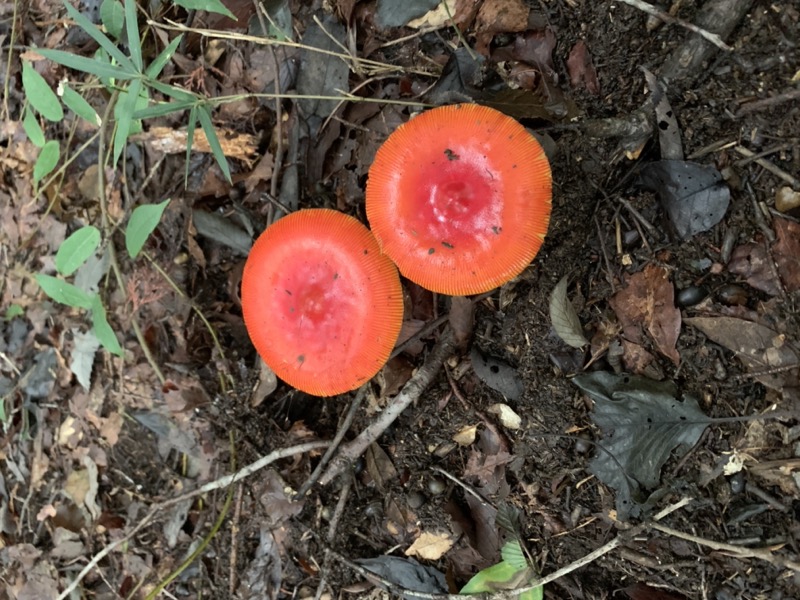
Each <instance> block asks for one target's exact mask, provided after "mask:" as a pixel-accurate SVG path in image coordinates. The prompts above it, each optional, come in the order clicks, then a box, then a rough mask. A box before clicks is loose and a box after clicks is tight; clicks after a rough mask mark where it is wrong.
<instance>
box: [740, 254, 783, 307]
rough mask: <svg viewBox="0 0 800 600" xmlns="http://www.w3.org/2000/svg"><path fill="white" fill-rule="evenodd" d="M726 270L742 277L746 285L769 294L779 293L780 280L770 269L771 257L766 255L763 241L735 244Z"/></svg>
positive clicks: (775, 294)
mask: <svg viewBox="0 0 800 600" xmlns="http://www.w3.org/2000/svg"><path fill="white" fill-rule="evenodd" d="M728 271H730V272H731V273H733V274H734V275H739V276H741V277H744V279H745V281H746V282H747V284H748V285H750V286H752V287H754V288H755V289H757V290H761V291H762V292H764V293H766V294H769V295H770V296H777V295H778V294H780V293H781V284H780V281H778V279H777V277H776V276H775V272H774V271H773V269H772V258H771V257H770V256H768V255H767V249H766V248H765V247H764V244H763V243H761V244H742V245H741V246H737V247H736V248H735V249H734V250H733V253H732V254H731V260H730V262H728Z"/></svg>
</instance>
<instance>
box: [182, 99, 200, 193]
mask: <svg viewBox="0 0 800 600" xmlns="http://www.w3.org/2000/svg"><path fill="white" fill-rule="evenodd" d="M195 127H197V105H194V106H192V110H190V111H189V122H188V123H187V125H186V160H184V161H183V166H184V170H183V187H188V186H189V165H190V164H191V161H190V158H191V156H192V145H193V144H194V130H195Z"/></svg>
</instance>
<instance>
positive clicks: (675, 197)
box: [640, 160, 731, 240]
mask: <svg viewBox="0 0 800 600" xmlns="http://www.w3.org/2000/svg"><path fill="white" fill-rule="evenodd" d="M640 184H641V185H642V187H644V188H645V189H648V190H651V191H653V192H656V193H657V194H658V197H659V200H660V201H661V204H662V206H663V207H664V210H665V211H666V212H667V216H668V217H669V220H670V222H671V223H672V226H673V227H674V228H675V231H676V232H677V234H678V236H680V238H681V239H684V240H685V239H689V238H690V237H692V236H693V235H695V234H698V233H701V232H703V231H708V230H709V229H711V228H712V227H713V226H714V225H716V224H717V223H719V222H720V221H721V220H722V218H723V217H724V216H725V212H726V211H727V210H728V205H729V204H730V199H731V192H730V189H728V186H727V184H725V182H724V181H723V180H722V175H721V174H720V172H719V171H718V170H717V169H716V167H713V166H711V165H701V164H698V163H694V162H689V161H684V160H661V161H657V162H653V163H650V164H648V165H645V167H644V168H643V169H642V172H641V174H640Z"/></svg>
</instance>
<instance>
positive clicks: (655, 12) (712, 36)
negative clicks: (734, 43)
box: [620, 0, 733, 52]
mask: <svg viewBox="0 0 800 600" xmlns="http://www.w3.org/2000/svg"><path fill="white" fill-rule="evenodd" d="M620 2H623V3H624V4H627V5H628V6H632V7H634V8H638V9H639V10H641V11H643V12H646V13H647V14H648V15H652V16H654V17H656V18H657V19H661V20H662V21H664V22H665V23H671V24H673V25H679V26H681V27H683V28H685V29H688V30H689V31H692V32H694V33H696V34H698V35H700V36H702V37H703V38H705V39H707V40H708V41H709V42H711V43H712V44H714V45H715V46H716V47H717V48H719V49H720V50H725V52H731V51H733V48H731V47H730V46H728V44H726V43H725V42H723V41H722V38H721V37H719V36H718V35H717V34H716V33H711V32H710V31H706V30H705V29H702V28H701V27H698V26H697V25H695V24H694V23H689V22H688V21H684V20H683V19H679V18H678V17H673V16H672V15H671V14H669V13H665V12H664V11H663V10H659V9H657V8H656V7H655V6H653V5H652V4H648V3H647V2H642V0H620Z"/></svg>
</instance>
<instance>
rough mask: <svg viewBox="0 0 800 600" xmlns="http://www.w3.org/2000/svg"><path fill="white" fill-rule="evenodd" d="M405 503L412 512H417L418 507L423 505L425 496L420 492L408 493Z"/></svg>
mask: <svg viewBox="0 0 800 600" xmlns="http://www.w3.org/2000/svg"><path fill="white" fill-rule="evenodd" d="M406 502H408V507H409V508H412V509H414V510H417V509H418V508H419V507H420V506H422V505H423V504H425V494H423V493H422V492H417V491H414V492H410V493H409V494H408V496H407V497H406Z"/></svg>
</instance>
